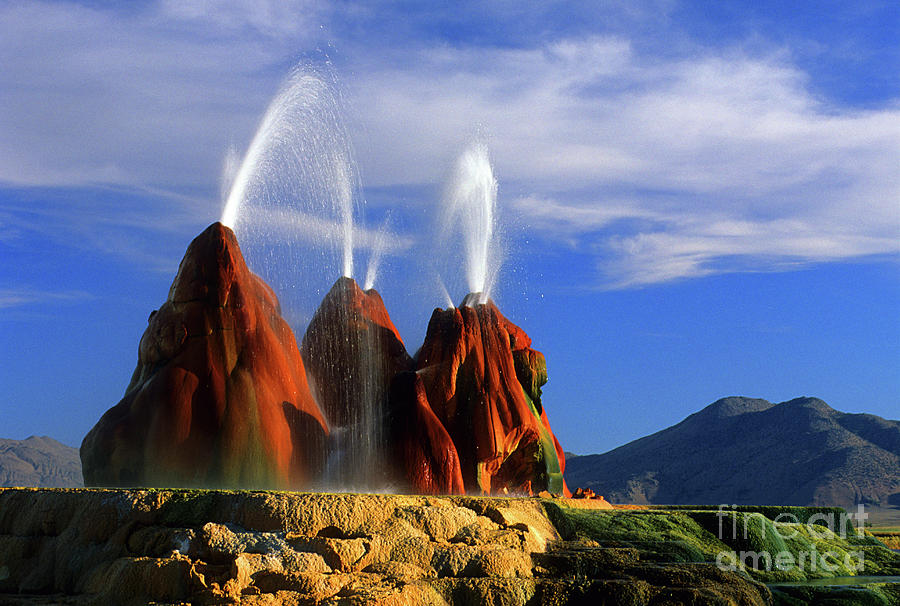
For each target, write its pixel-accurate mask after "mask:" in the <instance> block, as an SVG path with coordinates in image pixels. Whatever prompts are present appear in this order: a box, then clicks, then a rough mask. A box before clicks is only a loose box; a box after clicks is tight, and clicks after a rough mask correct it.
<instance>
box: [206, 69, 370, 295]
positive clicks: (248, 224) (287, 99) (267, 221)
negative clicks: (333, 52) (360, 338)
mask: <svg viewBox="0 0 900 606" xmlns="http://www.w3.org/2000/svg"><path fill="white" fill-rule="evenodd" d="M357 190H358V176H357V171H356V163H355V160H354V154H353V149H352V146H351V144H350V138H349V136H348V133H347V131H346V127H345V124H344V120H343V110H342V107H341V97H340V95H339V93H338V88H337V86H336V84H335V82H334V79H333V78H331V77H329V75H328V74H327V72H321V71H316V70H313V69H311V68H309V67H304V68H297V69H295V70H294V71H292V72H291V74H290V75H289V76H288V77H287V79H286V80H285V82H284V84H283V85H282V87H281V89H280V90H279V92H278V94H277V95H276V96H275V98H274V99H273V100H272V103H271V104H270V105H269V107H268V109H267V110H266V113H265V115H264V116H263V119H262V121H261V122H260V125H259V127H258V129H257V131H256V134H255V136H254V137H253V141H252V142H251V143H250V147H249V148H248V149H247V152H246V154H245V155H244V158H243V161H242V162H241V163H240V167H239V168H238V169H237V171H236V173H235V175H234V179H233V181H232V183H231V187H230V190H229V193H228V197H227V199H226V200H225V206H224V210H223V212H222V219H221V222H222V224H224V225H225V226H227V227H230V228H232V229H234V231H235V232H236V233H237V234H240V236H241V239H242V241H243V242H244V245H245V247H246V246H250V247H254V246H256V245H259V244H265V245H266V246H269V245H270V244H271V240H272V238H275V239H276V240H278V242H279V243H280V244H281V245H282V246H286V247H291V246H293V245H296V244H297V243H298V242H302V241H304V240H305V241H307V242H308V241H309V240H310V239H314V240H315V244H316V245H317V246H318V245H319V244H320V243H322V242H325V243H327V245H328V248H331V249H332V251H329V252H336V253H338V255H339V256H340V260H341V261H340V271H341V275H343V276H347V277H350V276H352V275H353V217H354V208H355V206H356V200H355V194H356V192H357ZM318 252H319V255H320V256H319V258H318V259H317V260H316V261H317V264H316V265H317V267H316V270H317V271H321V270H322V268H323V266H327V265H329V264H328V263H327V262H325V261H326V259H325V257H326V256H327V255H326V254H322V253H323V251H322V250H321V247H320V248H319V251H318ZM292 256H294V257H295V258H299V257H300V254H299V253H297V254H294V255H292ZM255 257H256V255H255V254H254V255H251V258H255ZM259 257H260V258H261V259H264V261H263V263H264V264H265V267H258V266H255V267H254V269H256V271H259V272H261V273H262V274H263V275H264V277H265V278H267V279H269V280H272V281H274V282H281V283H282V284H280V285H283V286H284V287H285V290H286V289H287V287H289V285H296V284H297V283H299V282H302V281H303V279H304V277H303V276H298V275H296V274H294V275H289V276H284V273H285V271H290V270H289V269H288V268H285V267H284V266H283V264H282V263H281V262H282V261H283V260H284V259H283V255H275V256H271V255H268V256H267V255H264V254H261V255H259Z"/></svg>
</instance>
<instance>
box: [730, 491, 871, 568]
mask: <svg viewBox="0 0 900 606" xmlns="http://www.w3.org/2000/svg"><path fill="white" fill-rule="evenodd" d="M716 517H717V518H718V522H719V533H718V536H719V540H722V541H724V542H725V543H726V544H731V545H747V546H756V547H757V549H743V550H739V551H722V552H719V554H718V555H717V556H716V565H717V566H718V567H719V568H721V569H722V570H731V571H734V570H736V569H737V568H738V567H739V565H740V564H743V565H744V566H745V567H749V568H754V569H756V570H766V571H772V570H779V571H788V570H793V569H795V568H796V569H798V570H799V571H800V572H815V571H818V570H821V571H824V572H828V573H834V572H835V571H837V570H839V569H841V568H843V569H844V570H855V571H856V572H863V571H864V568H865V556H864V553H863V552H862V551H843V550H841V551H832V550H826V551H819V550H818V549H817V548H816V546H815V543H814V542H813V541H803V542H802V544H803V545H805V546H807V547H808V548H807V549H800V550H794V551H791V550H788V549H787V545H786V543H785V541H787V542H791V541H792V540H793V539H796V538H797V537H798V536H800V535H805V536H806V537H808V538H810V539H819V540H821V541H826V542H827V541H828V540H829V539H832V538H833V537H835V536H839V537H841V538H847V535H848V533H851V534H855V535H857V536H863V535H864V534H865V531H864V527H865V521H866V519H867V518H868V517H869V514H867V513H866V512H865V508H864V507H863V505H862V504H859V505H858V506H857V511H856V513H847V512H845V511H841V513H840V514H839V515H836V512H835V511H829V512H818V513H815V514H813V515H811V516H809V518H807V519H806V520H804V521H801V520H800V519H798V518H797V516H795V515H794V514H793V513H789V512H782V513H780V514H778V515H777V516H776V517H775V518H774V520H773V522H774V524H773V523H771V522H769V520H768V519H767V518H766V517H765V516H763V515H762V514H761V513H758V512H751V511H740V510H739V508H738V506H737V505H719V510H718V511H717V512H716ZM759 546H768V547H769V548H763V549H758V547H759ZM772 546H775V548H774V549H772V548H771V547H772ZM778 547H782V549H778Z"/></svg>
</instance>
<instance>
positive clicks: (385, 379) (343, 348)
mask: <svg viewBox="0 0 900 606" xmlns="http://www.w3.org/2000/svg"><path fill="white" fill-rule="evenodd" d="M300 351H301V353H302V354H303V361H304V362H305V363H306V369H307V371H308V373H309V376H310V377H311V379H312V381H313V383H314V385H313V390H314V391H315V392H316V397H317V400H318V401H319V403H320V404H321V406H322V410H323V411H324V412H325V416H326V417H327V418H328V422H329V423H330V424H331V425H332V426H343V425H347V424H348V423H351V422H352V421H353V420H354V419H355V418H356V416H357V415H358V413H359V410H360V408H361V406H362V403H361V400H362V399H376V400H378V401H384V399H385V398H386V397H387V391H388V388H389V387H390V382H391V379H392V378H393V377H394V375H396V374H397V373H399V372H402V371H404V370H410V369H412V368H413V361H412V358H410V357H409V354H408V353H406V348H405V347H404V346H403V340H402V339H401V338H400V334H399V333H398V332H397V329H396V328H395V327H394V323H393V322H391V318H390V316H388V312H387V309H386V308H385V307H384V302H383V301H382V300H381V296H380V295H379V294H378V292H377V291H376V290H375V289H370V290H367V291H363V290H362V289H361V288H360V287H359V285H358V284H357V283H356V281H355V280H353V279H352V278H346V277H342V278H339V279H338V281H337V282H335V283H334V286H332V287H331V290H330V291H328V294H327V295H325V298H324V299H323V300H322V303H321V305H319V309H318V310H317V311H316V314H315V315H314V316H313V319H312V320H311V321H310V323H309V327H308V328H307V329H306V334H305V335H304V336H303V345H302V346H301V347H300Z"/></svg>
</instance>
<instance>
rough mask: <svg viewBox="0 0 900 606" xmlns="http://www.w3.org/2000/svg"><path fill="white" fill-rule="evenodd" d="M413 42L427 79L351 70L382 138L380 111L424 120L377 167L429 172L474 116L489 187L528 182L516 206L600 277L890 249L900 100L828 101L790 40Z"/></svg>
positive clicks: (897, 207) (384, 126)
mask: <svg viewBox="0 0 900 606" xmlns="http://www.w3.org/2000/svg"><path fill="white" fill-rule="evenodd" d="M423 56H424V61H423V64H424V65H425V67H423V68H422V69H423V70H427V71H428V72H429V73H431V74H434V75H433V76H431V77H428V78H426V77H424V76H422V77H419V76H418V75H417V74H411V73H409V71H408V70H404V71H397V72H388V73H386V74H385V73H383V74H377V75H375V76H372V78H373V80H372V81H371V82H370V81H365V80H364V82H363V84H364V85H366V86H367V90H368V91H369V92H370V93H371V92H372V91H374V93H375V94H374V99H373V100H372V106H374V107H375V111H373V112H372V113H370V114H369V118H370V119H371V120H372V122H373V123H372V126H371V129H372V130H373V131H375V132H381V133H384V135H383V136H382V137H380V139H381V140H389V139H390V137H389V136H388V134H389V131H390V128H392V126H391V125H392V124H393V123H392V122H391V119H390V116H396V115H402V116H403V118H404V123H405V124H407V125H410V130H411V131H413V132H416V133H418V139H417V140H416V144H414V145H413V146H412V147H411V148H410V149H409V150H402V149H400V150H396V154H380V155H379V157H378V158H377V159H375V160H374V162H376V163H378V162H380V163H381V170H378V171H375V172H376V173H377V174H378V175H380V176H381V177H382V178H385V179H387V180H391V179H400V178H402V175H407V177H408V176H409V175H410V174H411V173H414V171H415V170H416V168H418V169H419V170H420V171H421V172H420V173H418V174H417V175H416V176H417V177H419V178H421V179H423V180H428V179H433V178H435V175H434V172H433V171H434V169H433V168H432V167H434V166H440V165H441V164H442V161H441V159H442V156H443V155H445V154H446V151H445V150H446V149H453V148H455V147H457V146H458V145H459V143H458V141H459V140H460V139H461V138H464V137H466V136H467V133H466V129H465V123H466V121H467V120H468V119H469V118H470V117H471V116H479V117H480V118H481V122H482V124H483V125H484V127H485V128H486V130H487V131H489V132H490V133H492V135H493V139H492V141H491V143H492V149H493V155H494V157H495V159H496V163H497V167H498V168H497V173H498V175H499V176H500V179H501V195H502V194H503V183H507V184H509V183H513V184H514V188H516V189H520V190H521V189H526V190H531V191H532V194H530V195H526V196H523V197H520V198H518V199H516V200H514V201H513V205H514V206H515V208H516V209H517V210H518V211H519V212H520V213H522V214H523V215H524V218H525V220H526V221H527V222H528V223H529V225H530V227H531V229H532V230H534V231H537V232H538V233H541V234H543V235H545V236H546V237H548V238H551V239H558V240H559V241H561V242H565V243H567V244H569V245H571V246H577V247H580V248H581V249H583V250H585V251H588V252H592V253H594V254H595V255H596V259H597V266H598V269H599V275H600V276H601V279H599V280H598V283H599V284H602V285H603V286H606V287H631V286H637V285H645V284H652V283H658V282H665V281H669V280H673V279H678V278H689V277H698V276H703V275H708V274H711V273H718V272H727V271H738V270H740V271H746V270H752V271H769V270H775V269H784V268H789V267H797V266H798V265H802V264H806V263H812V262H824V261H837V260H842V259H847V258H854V257H859V256H864V255H877V254H896V253H898V252H900V202H898V201H900V165H898V164H897V162H896V158H897V157H898V156H900V102H893V103H890V104H888V105H887V106H885V107H884V108H882V109H869V110H864V111H863V110H855V109H850V108H842V107H840V106H837V105H834V104H829V103H826V102H825V101H823V100H821V99H819V98H817V97H816V96H815V95H814V94H813V93H812V92H811V91H810V89H809V81H808V77H807V75H806V74H805V73H804V72H802V71H801V70H799V69H798V68H796V67H795V66H794V65H792V63H791V61H790V55H789V54H788V53H786V52H784V51H781V50H778V49H771V50H770V52H768V53H765V54H761V53H759V52H757V53H755V54H749V53H747V52H743V51H741V50H740V49H726V50H724V51H718V52H712V51H707V52H705V53H702V54H699V55H694V56H690V57H687V58H677V59H671V58H669V59H666V58H663V59H660V58H658V57H651V56H644V55H641V54H639V53H636V52H634V51H633V49H632V48H631V47H630V45H629V44H628V43H627V41H625V40H621V39H618V38H594V39H584V40H564V41H560V42H557V43H554V44H552V45H548V46H545V47H541V48H537V49H528V50H519V49H517V50H496V49H477V50H467V51H455V50H447V49H441V50H440V51H435V52H433V53H430V54H429V53H426V54H424V55H423ZM381 81H384V82H393V83H397V82H399V83H400V86H398V87H394V86H381V87H379V82H381ZM436 116H446V117H445V118H444V119H441V120H439V119H437V118H436ZM417 158H418V161H417V160H416V159H417ZM422 158H427V160H424V161H423V160H422ZM585 192H588V193H587V194H586V193H585Z"/></svg>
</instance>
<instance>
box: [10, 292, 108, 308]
mask: <svg viewBox="0 0 900 606" xmlns="http://www.w3.org/2000/svg"><path fill="white" fill-rule="evenodd" d="M93 298H94V296H93V295H91V294H90V293H87V292H83V291H60V292H54V291H44V290H34V289H31V288H5V289H0V309H9V308H14V307H31V306H34V305H40V304H45V303H75V302H78V301H87V300H90V299H93Z"/></svg>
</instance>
